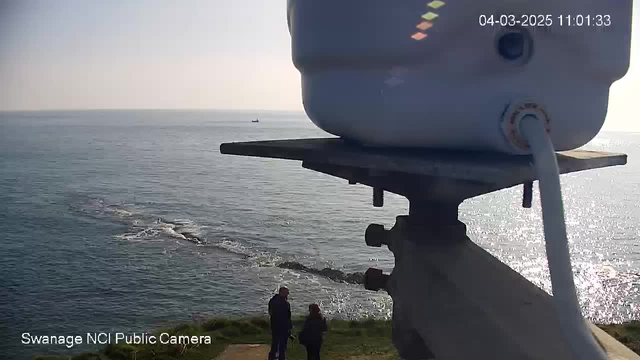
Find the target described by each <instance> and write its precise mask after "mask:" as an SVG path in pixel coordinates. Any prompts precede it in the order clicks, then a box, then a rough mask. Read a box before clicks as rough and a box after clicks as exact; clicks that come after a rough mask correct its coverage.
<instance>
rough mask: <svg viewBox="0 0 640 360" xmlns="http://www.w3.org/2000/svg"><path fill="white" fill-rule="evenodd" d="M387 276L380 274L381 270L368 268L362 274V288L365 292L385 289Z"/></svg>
mask: <svg viewBox="0 0 640 360" xmlns="http://www.w3.org/2000/svg"><path fill="white" fill-rule="evenodd" d="M388 281H389V275H386V274H384V273H382V270H379V269H375V268H369V269H368V270H367V272H365V273H364V288H365V289H367V290H372V291H378V290H382V289H386V288H387V282H388Z"/></svg>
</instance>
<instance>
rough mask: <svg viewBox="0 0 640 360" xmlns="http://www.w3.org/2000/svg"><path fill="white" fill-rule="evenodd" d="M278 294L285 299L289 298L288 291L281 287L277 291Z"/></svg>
mask: <svg viewBox="0 0 640 360" xmlns="http://www.w3.org/2000/svg"><path fill="white" fill-rule="evenodd" d="M278 294H279V295H280V296H282V297H283V298H285V299H286V298H287V297H289V289H287V288H286V287H284V286H283V287H281V288H280V290H278Z"/></svg>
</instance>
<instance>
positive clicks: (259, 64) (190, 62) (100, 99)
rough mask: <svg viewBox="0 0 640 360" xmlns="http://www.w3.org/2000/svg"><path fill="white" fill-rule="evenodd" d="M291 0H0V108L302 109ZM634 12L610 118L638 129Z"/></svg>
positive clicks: (639, 46)
mask: <svg viewBox="0 0 640 360" xmlns="http://www.w3.org/2000/svg"><path fill="white" fill-rule="evenodd" d="M607 1H615V0H607ZM635 5H636V8H637V7H638V4H635ZM285 7H286V1H285V0H102V1H98V0H95V1H94V0H0V110H46V109H112V108H113V109H137V108H141V109H158V108H159V109H252V110H253V109H263V110H302V103H301V97H300V76H299V74H298V72H297V70H296V69H295V68H294V67H293V64H292V63H291V49H290V40H289V33H288V30H287V26H286V15H285V13H286V11H285ZM639 15H640V11H639V10H638V9H636V11H635V15H634V35H636V36H634V38H633V45H632V60H631V69H630V70H629V73H628V74H627V76H626V77H625V78H624V79H623V80H621V81H619V82H618V83H616V84H614V86H613V88H612V93H611V99H610V109H609V116H608V118H607V121H606V123H605V128H606V129H609V130H630V131H640V118H639V117H638V116H637V115H636V114H637V112H636V111H635V103H637V102H638V100H640V35H637V34H640V16H639Z"/></svg>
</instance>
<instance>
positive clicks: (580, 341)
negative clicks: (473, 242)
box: [519, 115, 607, 360]
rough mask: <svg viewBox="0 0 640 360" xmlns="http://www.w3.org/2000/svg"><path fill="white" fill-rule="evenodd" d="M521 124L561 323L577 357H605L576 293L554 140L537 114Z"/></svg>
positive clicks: (596, 359)
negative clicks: (534, 174) (537, 193)
mask: <svg viewBox="0 0 640 360" xmlns="http://www.w3.org/2000/svg"><path fill="white" fill-rule="evenodd" d="M519 128H520V133H521V134H522V135H523V136H524V138H526V139H527V141H528V142H529V147H530V148H531V153H532V154H533V159H534V163H535V169H536V172H537V175H538V187H539V188H540V202H541V204H542V221H543V224H544V238H545V246H546V250H547V261H548V263H549V273H550V274H551V285H552V288H553V303H554V305H555V310H556V313H557V316H558V318H559V320H560V325H561V327H562V330H563V332H564V335H565V337H566V339H567V341H568V343H569V346H570V348H571V349H572V350H573V352H574V354H575V355H576V358H577V359H579V360H606V359H607V356H606V354H605V353H604V351H603V350H602V348H601V347H600V346H599V345H598V343H596V341H595V339H594V338H593V335H592V334H591V331H590V330H589V329H588V328H587V323H586V321H585V320H584V318H583V317H582V312H581V310H580V304H579V303H578V297H577V296H576V288H575V284H574V282H573V271H572V269H571V258H570V255H569V244H568V241H567V229H566V226H565V222H564V208H563V205H562V192H561V190H560V175H559V172H558V162H557V160H556V154H555V152H554V149H553V144H552V143H551V139H549V137H548V136H547V132H546V130H545V128H544V124H543V123H542V121H541V120H539V119H538V118H537V117H535V116H532V115H526V116H524V117H523V118H522V120H521V121H520V126H519Z"/></svg>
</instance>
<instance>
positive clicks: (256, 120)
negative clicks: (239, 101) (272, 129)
mask: <svg viewBox="0 0 640 360" xmlns="http://www.w3.org/2000/svg"><path fill="white" fill-rule="evenodd" d="M251 122H260V120H258V119H255V120H251Z"/></svg>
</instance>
